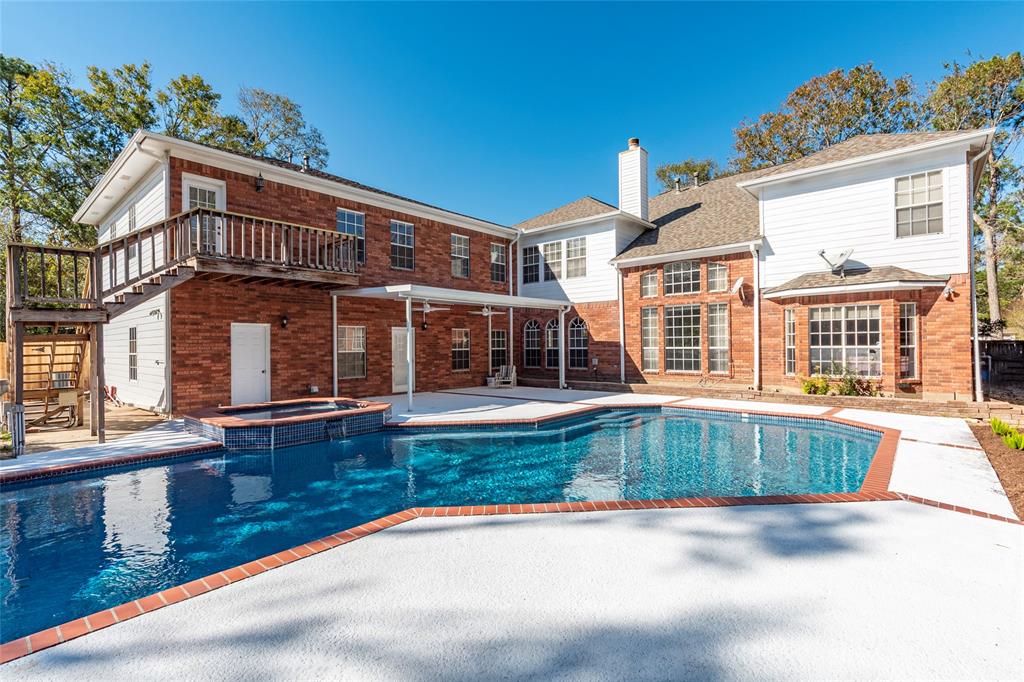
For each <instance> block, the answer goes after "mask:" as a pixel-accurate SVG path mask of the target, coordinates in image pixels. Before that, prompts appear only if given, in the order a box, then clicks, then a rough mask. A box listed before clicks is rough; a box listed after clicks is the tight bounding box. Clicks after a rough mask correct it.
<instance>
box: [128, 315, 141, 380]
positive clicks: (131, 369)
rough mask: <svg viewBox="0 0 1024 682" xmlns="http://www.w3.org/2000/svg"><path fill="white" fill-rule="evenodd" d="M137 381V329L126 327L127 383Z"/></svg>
mask: <svg viewBox="0 0 1024 682" xmlns="http://www.w3.org/2000/svg"><path fill="white" fill-rule="evenodd" d="M138 380H139V328H138V327H128V381H138Z"/></svg>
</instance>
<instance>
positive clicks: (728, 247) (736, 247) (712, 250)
mask: <svg viewBox="0 0 1024 682" xmlns="http://www.w3.org/2000/svg"><path fill="white" fill-rule="evenodd" d="M761 243H762V239H761V238H760V237H758V238H757V239H753V240H750V241H746V242H736V243H735V244H722V245H720V246H707V247H704V248H700V249H689V250H687V251H672V252H671V253H659V254H657V255H653V256H636V257H634V258H618V259H615V260H613V261H612V262H613V264H614V265H615V266H616V267H619V268H628V267H633V266H637V265H656V264H658V263H670V262H672V261H674V260H685V259H688V258H707V257H710V256H724V255H725V254H727V253H740V252H742V251H746V250H748V249H753V248H757V247H760V246H761Z"/></svg>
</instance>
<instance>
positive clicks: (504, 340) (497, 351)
mask: <svg viewBox="0 0 1024 682" xmlns="http://www.w3.org/2000/svg"><path fill="white" fill-rule="evenodd" d="M507 364H508V330H507V329H492V330H491V371H492V372H496V371H498V368H499V367H501V366H502V365H507Z"/></svg>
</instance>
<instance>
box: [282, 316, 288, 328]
mask: <svg viewBox="0 0 1024 682" xmlns="http://www.w3.org/2000/svg"><path fill="white" fill-rule="evenodd" d="M287 328H288V316H287V315H282V316H281V329H287Z"/></svg>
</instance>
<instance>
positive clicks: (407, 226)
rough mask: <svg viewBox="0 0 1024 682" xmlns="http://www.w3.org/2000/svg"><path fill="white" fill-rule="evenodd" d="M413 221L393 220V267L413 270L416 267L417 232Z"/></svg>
mask: <svg viewBox="0 0 1024 682" xmlns="http://www.w3.org/2000/svg"><path fill="white" fill-rule="evenodd" d="M413 230H414V228H413V224H412V223H403V222H402V221H401V220H392V221H391V267H393V268H399V269H401V270H412V269H413V268H414V267H416V250H415V247H414V244H415V234H414V232H413Z"/></svg>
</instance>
